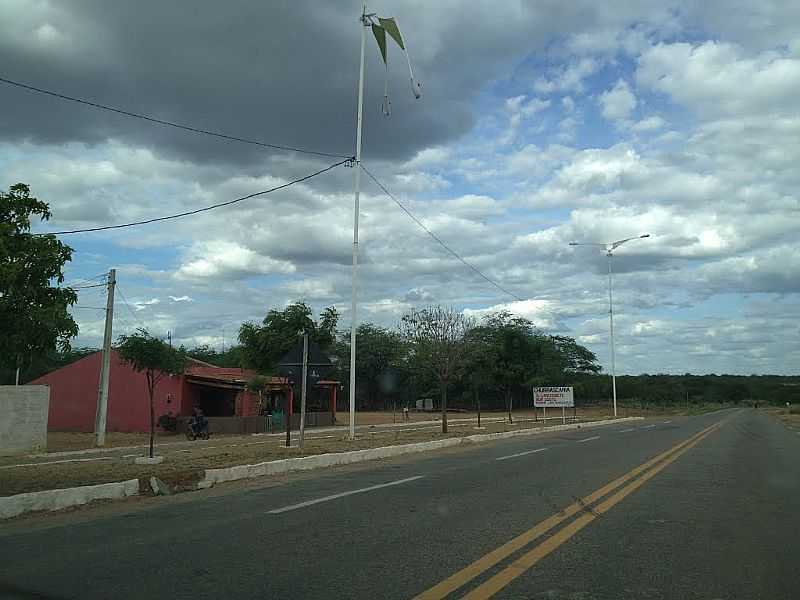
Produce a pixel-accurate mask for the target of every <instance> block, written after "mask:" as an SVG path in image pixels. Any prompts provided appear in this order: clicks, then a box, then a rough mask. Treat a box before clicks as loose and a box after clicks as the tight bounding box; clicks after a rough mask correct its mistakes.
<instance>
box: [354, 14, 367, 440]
mask: <svg viewBox="0 0 800 600" xmlns="http://www.w3.org/2000/svg"><path fill="white" fill-rule="evenodd" d="M359 20H360V21H361V58H360V62H359V72H358V120H357V123H356V161H355V164H354V165H353V169H354V170H355V173H354V177H355V181H354V186H353V187H354V194H353V195H354V198H353V293H352V298H351V302H350V315H351V319H352V321H351V323H350V439H351V440H352V439H355V436H356V327H358V319H357V314H358V212H359V208H358V196H359V193H360V192H361V123H362V121H363V114H364V45H365V43H366V37H367V5H366V4H364V10H363V12H362V14H361V19H359Z"/></svg>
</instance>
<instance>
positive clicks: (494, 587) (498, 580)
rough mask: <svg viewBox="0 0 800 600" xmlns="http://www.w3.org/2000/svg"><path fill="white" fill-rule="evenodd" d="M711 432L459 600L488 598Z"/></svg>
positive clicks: (668, 458) (707, 432)
mask: <svg viewBox="0 0 800 600" xmlns="http://www.w3.org/2000/svg"><path fill="white" fill-rule="evenodd" d="M710 434H711V431H709V430H706V431H705V432H704V433H703V434H702V435H701V436H700V437H697V438H695V439H694V440H693V441H692V442H691V443H689V444H687V445H686V446H684V447H683V448H681V449H680V450H678V451H677V452H675V453H674V454H672V455H671V456H669V457H667V458H666V459H664V460H663V461H661V462H660V463H658V464H657V465H655V466H654V467H653V468H652V469H650V470H649V471H647V472H646V473H645V474H644V475H642V476H641V477H639V478H638V479H634V480H633V481H632V482H630V483H628V484H627V485H625V487H623V488H622V489H620V490H619V491H617V492H616V493H615V494H614V495H613V496H611V497H609V498H608V499H606V500H604V501H603V502H601V503H600V504H598V505H597V506H595V507H594V508H593V509H592V510H591V511H590V512H585V513H584V514H582V515H581V516H580V517H578V518H577V519H575V520H574V521H573V522H572V523H570V524H569V525H567V526H566V527H564V528H562V529H560V530H559V531H557V532H556V533H555V534H553V535H552V536H551V537H549V538H547V539H546V540H545V541H543V542H542V543H541V544H539V545H538V546H536V547H535V548H533V550H530V551H529V552H526V553H525V554H523V555H522V556H520V557H519V558H518V559H516V560H515V561H514V562H512V563H511V564H510V565H509V566H508V567H506V568H505V569H503V570H502V571H500V572H499V573H497V574H496V575H494V576H492V577H491V578H490V579H488V580H487V581H486V582H484V583H483V584H481V585H479V586H478V587H477V588H475V589H474V590H472V591H471V592H470V593H469V594H467V595H466V596H464V597H463V598H462V600H479V599H480V600H483V599H485V598H491V597H492V596H494V595H495V594H496V593H497V592H499V591H500V590H502V589H503V588H504V587H506V586H507V585H508V584H509V583H511V582H512V581H513V580H514V579H516V578H517V577H519V576H520V575H522V574H523V573H525V571H527V570H528V569H530V568H531V567H533V566H534V565H535V564H536V563H538V562H539V561H540V560H542V559H543V558H544V557H545V556H547V555H548V554H550V553H551V552H553V551H554V550H556V549H557V548H558V547H560V546H561V545H562V544H564V543H565V542H567V541H568V540H569V539H570V538H572V537H573V536H574V535H575V534H576V533H578V532H579V531H580V530H581V529H583V528H584V527H586V526H587V525H588V524H589V523H591V522H592V521H594V520H595V519H597V518H598V517H599V516H601V515H602V514H603V513H606V512H608V511H609V510H611V509H612V508H613V507H614V506H616V505H617V504H619V503H620V502H622V501H623V500H624V499H625V498H626V497H627V496H629V495H630V494H632V493H633V492H635V491H636V490H638V489H639V488H640V487H642V486H643V485H644V484H645V483H647V482H648V481H649V480H650V479H652V478H653V477H655V476H656V475H658V474H659V473H660V472H661V471H663V470H664V469H666V468H667V467H668V466H669V465H671V464H672V463H674V462H675V461H676V460H678V458H680V457H681V455H683V454H684V453H685V452H688V451H689V450H690V449H691V448H693V447H694V446H696V445H697V444H699V443H700V442H701V441H702V440H703V438H705V437H706V436H707V435H710Z"/></svg>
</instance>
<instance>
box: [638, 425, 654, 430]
mask: <svg viewBox="0 0 800 600" xmlns="http://www.w3.org/2000/svg"><path fill="white" fill-rule="evenodd" d="M653 427H655V425H645V426H644V427H640V428H639V429H652V428H653Z"/></svg>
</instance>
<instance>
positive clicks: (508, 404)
mask: <svg viewBox="0 0 800 600" xmlns="http://www.w3.org/2000/svg"><path fill="white" fill-rule="evenodd" d="M506 410H507V411H508V422H509V423H510V424H512V425H513V424H514V419H512V418H511V388H506Z"/></svg>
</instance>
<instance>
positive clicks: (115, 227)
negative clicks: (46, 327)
mask: <svg viewBox="0 0 800 600" xmlns="http://www.w3.org/2000/svg"><path fill="white" fill-rule="evenodd" d="M352 160H353V159H352V158H346V159H345V160H340V161H339V162H337V163H334V164H332V165H329V166H327V167H325V168H324V169H320V170H319V171H314V172H313V173H311V174H310V175H305V176H304V177H301V178H299V179H294V180H292V181H289V182H288V183H283V184H281V185H278V186H275V187H273V188H270V189H268V190H262V191H260V192H255V193H253V194H248V195H247V196H242V197H240V198H235V199H233V200H228V201H226V202H220V203H218V204H212V205H211V206H204V207H203V208H197V209H195V210H188V211H186V212H182V213H177V214H174V215H167V216H165V217H155V218H153V219H145V220H143V221H132V222H130V223H121V224H119V225H103V226H102V227H88V228H86V229H71V230H69V231H55V232H52V233H37V234H35V235H71V234H73V233H88V232H90V231H105V230H107V229H122V228H124V227H135V226H137V225H147V224H149V223H158V222H159V221H168V220H170V219H179V218H181V217H188V216H190V215H196V214H198V213H201V212H206V211H209V210H214V209H215V208H220V207H222V206H230V205H231V204H236V203H237V202H242V201H243V200H249V199H250V198H255V197H256V196H263V195H265V194H270V193H272V192H277V191H278V190H282V189H284V188H288V187H290V186H292V185H295V184H297V183H301V182H303V181H307V180H309V179H311V178H312V177H316V176H317V175H322V174H323V173H326V172H327V171H330V170H331V169H335V168H336V167H338V166H341V165H343V164H344V163H346V162H350V161H352ZM101 285H105V284H101ZM86 287H94V286H86ZM76 289H80V288H76Z"/></svg>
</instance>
